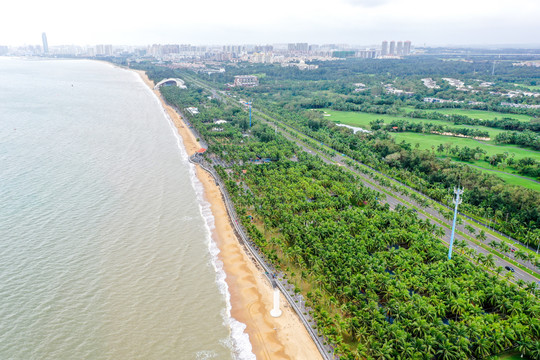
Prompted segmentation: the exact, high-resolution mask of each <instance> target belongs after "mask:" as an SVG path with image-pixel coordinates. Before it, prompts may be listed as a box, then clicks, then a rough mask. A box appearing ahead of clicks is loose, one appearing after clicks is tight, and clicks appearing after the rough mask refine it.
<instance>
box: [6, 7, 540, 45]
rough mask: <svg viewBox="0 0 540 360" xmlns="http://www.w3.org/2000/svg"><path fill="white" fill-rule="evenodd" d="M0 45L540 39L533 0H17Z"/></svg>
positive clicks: (8, 12)
mask: <svg viewBox="0 0 540 360" xmlns="http://www.w3.org/2000/svg"><path fill="white" fill-rule="evenodd" d="M3 7H4V11H3V12H2V13H3V15H4V16H3V19H2V22H0V45H11V46H14V45H34V44H40V43H41V33H42V32H46V33H47V36H48V38H49V46H55V45H63V44H78V45H86V44H88V45H94V44H101V43H107V44H122V45H145V44H152V43H162V44H165V43H190V44H209V45H210V44H246V43H257V44H264V43H286V42H308V43H319V44H322V43H348V44H364V45H368V44H379V43H380V42H381V41H382V40H411V41H412V42H413V44H415V45H424V44H426V45H428V46H429V45H432V46H433V45H447V44H462V45H467V44H469V45H472V44H474V45H478V44H488V45H489V44H518V45H519V44H539V43H540V40H539V37H538V35H539V34H540V21H539V20H538V19H540V1H538V0H514V1H512V2H508V1H503V0H454V1H452V2H450V1H437V0H335V1H333V2H329V1H321V0H296V1H290V0H274V1H272V2H264V3H257V2H253V1H247V0H232V1H217V0H198V1H196V2H195V1H193V2H186V1H169V0H166V1H160V2H151V1H150V2H142V1H126V0H120V1H105V0H95V1H93V2H72V1H67V0H51V1H34V0H30V1H21V2H9V3H7V4H5V5H4V6H3Z"/></svg>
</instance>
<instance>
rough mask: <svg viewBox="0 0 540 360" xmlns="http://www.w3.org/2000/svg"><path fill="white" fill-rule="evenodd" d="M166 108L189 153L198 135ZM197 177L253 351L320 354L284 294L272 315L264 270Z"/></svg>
mask: <svg viewBox="0 0 540 360" xmlns="http://www.w3.org/2000/svg"><path fill="white" fill-rule="evenodd" d="M137 73H138V74H139V75H140V76H141V78H142V79H143V81H144V82H145V83H146V84H147V85H148V86H149V87H150V89H152V91H154V93H155V94H156V95H157V96H158V98H159V99H161V96H160V93H159V90H154V83H153V82H152V81H151V80H149V79H148V77H147V76H146V73H145V72H144V71H137ZM161 100H162V103H163V107H164V108H165V110H166V111H167V113H168V115H169V116H170V118H171V119H172V121H173V122H174V124H175V125H176V128H177V129H178V133H179V134H180V136H181V137H182V140H183V142H184V146H185V147H186V150H187V152H188V154H189V155H192V154H193V153H195V152H196V151H197V150H198V149H200V146H199V144H198V143H197V141H196V140H197V139H196V138H195V136H194V135H193V134H192V133H191V131H190V130H189V129H188V128H187V127H186V126H185V124H184V123H183V121H182V119H181V117H180V115H179V114H178V113H177V112H176V111H175V110H174V109H173V108H172V107H170V106H168V105H167V104H165V103H164V101H163V99H161ZM197 177H198V178H199V180H200V181H201V183H202V184H203V186H204V191H205V197H206V200H207V201H208V202H209V203H210V205H211V209H212V214H213V216H214V219H215V229H214V232H213V234H212V237H213V239H214V241H215V242H216V244H217V245H218V247H219V249H220V253H219V258H220V260H221V261H222V262H223V268H224V270H225V273H226V274H227V278H226V281H227V284H228V286H229V292H230V294H231V306H232V310H231V315H232V317H234V318H235V319H236V320H238V321H240V322H242V323H244V324H245V325H246V330H245V331H246V333H247V334H248V335H249V339H250V342H251V345H252V347H253V353H254V354H255V355H256V357H257V359H306V360H317V359H322V357H321V355H320V353H319V351H318V349H317V347H316V346H315V344H314V343H313V341H312V339H311V337H310V336H309V334H308V332H307V331H306V329H305V328H304V325H303V324H302V322H301V321H300V319H299V318H298V316H297V315H296V313H295V312H294V311H293V310H292V309H291V308H290V307H289V306H288V304H287V301H286V300H285V297H284V296H283V295H281V301H280V304H281V310H282V311H283V314H282V315H281V316H280V317H279V318H273V317H272V316H270V310H271V309H272V293H273V290H272V287H271V285H270V283H269V282H268V281H267V280H266V277H265V275H264V274H263V272H262V270H261V269H259V268H258V267H257V265H256V264H255V263H254V262H253V261H251V259H250V258H249V257H248V255H247V254H246V252H245V250H244V248H243V247H242V245H241V244H240V242H239V241H238V239H237V238H236V236H235V234H234V231H233V229H232V226H231V223H230V218H229V216H228V214H227V210H226V207H225V204H224V202H223V198H222V195H221V192H220V189H219V188H218V187H217V186H216V184H215V181H214V180H213V178H212V177H211V175H210V174H208V173H207V172H206V171H205V170H203V169H202V168H200V167H199V166H198V167H197Z"/></svg>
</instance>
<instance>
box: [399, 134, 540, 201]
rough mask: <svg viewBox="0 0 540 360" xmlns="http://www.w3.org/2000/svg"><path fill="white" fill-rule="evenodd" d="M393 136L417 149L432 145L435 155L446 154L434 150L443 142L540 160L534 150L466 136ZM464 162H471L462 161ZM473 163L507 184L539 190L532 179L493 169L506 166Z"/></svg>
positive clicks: (539, 155) (489, 152)
mask: <svg viewBox="0 0 540 360" xmlns="http://www.w3.org/2000/svg"><path fill="white" fill-rule="evenodd" d="M394 138H395V139H396V142H397V143H399V142H401V141H405V142H408V143H410V144H412V145H413V146H415V145H416V144H419V147H418V148H419V149H422V150H433V147H434V148H435V154H436V155H437V156H446V154H445V153H438V152H437V151H436V148H437V146H439V144H445V143H451V144H452V145H459V146H468V147H470V148H475V147H477V146H478V147H480V148H481V149H483V150H485V151H486V155H487V156H491V155H495V154H502V153H504V152H508V154H509V155H510V156H512V154H514V155H513V156H514V159H516V160H519V159H521V158H524V157H532V158H534V159H536V160H538V161H540V153H538V152H536V151H529V150H525V149H522V148H517V147H512V146H503V145H489V144H488V143H485V142H482V141H476V140H473V139H466V138H459V137H454V136H443V135H433V134H418V133H408V132H403V133H396V134H395V135H394ZM452 159H453V160H455V161H459V159H457V158H455V157H452ZM464 163H465V164H471V163H467V162H464ZM472 164H473V165H476V166H479V167H481V168H483V170H482V171H484V172H489V173H491V174H494V175H497V176H498V177H500V178H501V179H503V180H505V181H506V182H507V183H509V184H514V185H520V186H523V187H526V188H528V189H533V190H537V191H540V184H538V183H536V182H534V181H532V180H527V179H523V178H520V177H517V176H514V175H513V174H511V173H508V172H506V173H500V172H497V171H493V170H502V171H508V168H506V169H504V168H503V169H498V168H495V167H493V166H491V165H490V164H489V163H488V162H486V161H484V160H477V161H473V162H472Z"/></svg>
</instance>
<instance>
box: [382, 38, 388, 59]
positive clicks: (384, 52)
mask: <svg viewBox="0 0 540 360" xmlns="http://www.w3.org/2000/svg"><path fill="white" fill-rule="evenodd" d="M386 55H388V41H383V42H382V46H381V56H386Z"/></svg>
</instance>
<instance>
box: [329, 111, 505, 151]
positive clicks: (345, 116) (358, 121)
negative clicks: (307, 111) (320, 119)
mask: <svg viewBox="0 0 540 360" xmlns="http://www.w3.org/2000/svg"><path fill="white" fill-rule="evenodd" d="M323 111H324V112H325V113H326V114H329V115H330V116H326V117H325V118H326V119H329V120H332V121H334V122H338V123H342V124H346V125H351V126H356V127H361V128H363V129H368V130H369V129H371V126H370V125H369V123H370V122H372V121H375V120H377V119H382V120H384V121H385V122H390V121H392V120H396V119H403V120H406V121H408V122H411V123H426V124H427V123H431V124H440V125H447V126H449V127H450V128H455V129H457V128H459V129H463V128H470V129H478V130H482V131H487V132H488V134H489V137H490V138H491V139H493V138H495V136H497V134H499V133H502V132H505V131H507V130H500V129H494V128H490V127H486V126H473V125H454V123H453V122H451V121H441V120H430V119H413V118H409V117H406V116H393V115H386V114H373V113H366V112H356V111H335V110H330V109H323ZM437 145H438V144H437Z"/></svg>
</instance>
